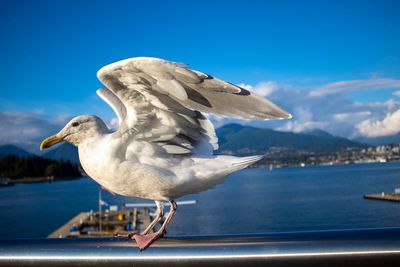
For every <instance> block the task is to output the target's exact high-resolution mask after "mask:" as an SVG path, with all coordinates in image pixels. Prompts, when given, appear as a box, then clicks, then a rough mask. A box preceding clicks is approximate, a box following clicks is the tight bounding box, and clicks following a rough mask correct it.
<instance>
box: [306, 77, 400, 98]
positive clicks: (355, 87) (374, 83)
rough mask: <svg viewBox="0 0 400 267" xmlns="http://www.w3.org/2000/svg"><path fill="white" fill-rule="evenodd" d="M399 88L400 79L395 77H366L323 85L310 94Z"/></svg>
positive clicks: (319, 94)
mask: <svg viewBox="0 0 400 267" xmlns="http://www.w3.org/2000/svg"><path fill="white" fill-rule="evenodd" d="M394 88H400V80H396V79H389V78H385V79H368V80H352V81H340V82H334V83H330V84H326V85H323V86H321V87H318V88H317V89H314V90H311V91H310V95H311V96H324V95H331V94H337V93H344V92H352V91H361V90H371V89H394Z"/></svg>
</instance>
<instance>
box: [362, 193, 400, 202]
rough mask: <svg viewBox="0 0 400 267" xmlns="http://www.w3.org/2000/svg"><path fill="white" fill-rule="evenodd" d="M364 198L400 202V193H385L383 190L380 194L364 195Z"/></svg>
mask: <svg viewBox="0 0 400 267" xmlns="http://www.w3.org/2000/svg"><path fill="white" fill-rule="evenodd" d="M364 199H373V200H385V201H393V202H400V194H399V193H385V192H382V193H381V194H371V195H364Z"/></svg>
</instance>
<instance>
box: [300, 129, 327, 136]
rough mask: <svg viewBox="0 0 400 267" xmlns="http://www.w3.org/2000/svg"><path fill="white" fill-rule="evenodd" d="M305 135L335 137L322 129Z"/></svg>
mask: <svg viewBox="0 0 400 267" xmlns="http://www.w3.org/2000/svg"><path fill="white" fill-rule="evenodd" d="M304 133H305V134H308V135H312V136H319V137H334V136H333V135H331V134H330V133H328V132H325V131H323V130H320V129H313V130H311V131H309V132H304Z"/></svg>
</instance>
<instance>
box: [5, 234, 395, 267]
mask: <svg viewBox="0 0 400 267" xmlns="http://www.w3.org/2000/svg"><path fill="white" fill-rule="evenodd" d="M399 262H400V228H385V229H364V230H338V231H317V232H291V233H290V232H288V233H269V234H257V235H229V236H201V237H200V236H185V237H169V238H163V239H160V240H158V241H157V242H155V243H154V244H153V245H152V246H151V247H150V248H148V249H147V250H145V251H139V250H138V249H137V247H136V245H135V244H134V243H133V242H131V241H130V240H126V239H122V238H93V239H89V238H88V239H79V238H76V239H73V238H71V239H31V240H28V239H27V240H24V239H19V240H1V241H0V266H97V267H101V266H112V267H118V266H191V267H194V266H229V267H231V266H363V267H365V266H385V265H383V264H387V266H397V265H398V264H399Z"/></svg>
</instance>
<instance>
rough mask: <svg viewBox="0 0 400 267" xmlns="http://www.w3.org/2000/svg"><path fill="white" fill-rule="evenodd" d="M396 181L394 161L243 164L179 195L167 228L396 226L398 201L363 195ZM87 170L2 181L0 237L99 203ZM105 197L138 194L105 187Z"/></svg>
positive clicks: (32, 230) (43, 231)
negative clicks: (63, 177)
mask: <svg viewBox="0 0 400 267" xmlns="http://www.w3.org/2000/svg"><path fill="white" fill-rule="evenodd" d="M396 187H400V163H399V162H394V163H385V164H382V163H381V164H359V165H342V166H323V167H322V166H317V167H306V168H300V167H293V168H284V169H275V170H272V171H268V170H266V169H247V170H243V171H241V172H238V173H236V174H233V175H231V176H230V177H229V178H228V179H227V181H226V182H225V183H224V184H222V185H219V186H217V187H216V188H214V189H212V190H209V191H206V192H203V193H200V194H197V195H190V196H186V197H184V198H182V199H195V200H197V201H198V204H196V205H192V206H182V207H179V209H178V212H177V214H176V216H175V218H174V220H173V222H172V225H171V227H170V228H169V231H168V233H169V234H172V235H174V234H229V233H257V232H277V231H302V230H325V229H345V228H346V229H347V228H370V227H400V203H394V202H386V201H373V200H364V199H363V198H362V197H363V195H364V194H368V193H380V192H382V191H389V192H391V191H393V190H394V188H396ZM97 196H98V185H97V184H96V183H95V182H94V181H92V180H91V179H89V178H82V179H79V180H73V181H60V182H55V183H34V184H18V185H15V186H12V187H3V188H0V238H41V237H46V236H47V235H48V234H49V233H51V232H52V231H54V230H55V229H57V228H58V227H59V226H61V225H62V224H64V223H65V222H66V221H67V220H69V219H70V218H72V217H73V216H75V215H76V214H77V213H79V212H80V211H88V210H91V209H93V210H95V209H96V208H97ZM103 199H104V200H105V201H106V202H108V203H110V204H123V203H126V202H143V200H139V199H128V198H124V197H118V196H113V195H111V194H109V193H108V192H103Z"/></svg>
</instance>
